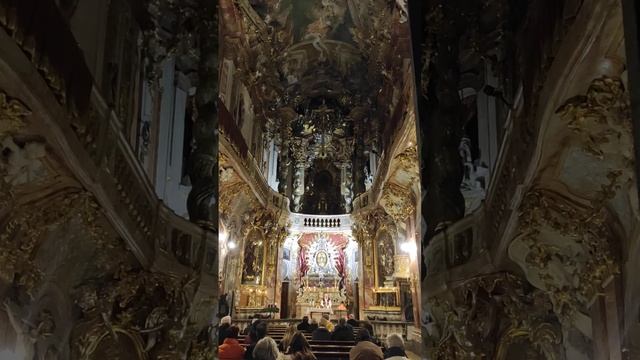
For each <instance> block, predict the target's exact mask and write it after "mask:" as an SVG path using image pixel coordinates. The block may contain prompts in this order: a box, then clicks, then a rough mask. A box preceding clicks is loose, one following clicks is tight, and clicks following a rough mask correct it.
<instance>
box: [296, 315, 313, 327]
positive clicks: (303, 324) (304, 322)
mask: <svg viewBox="0 0 640 360" xmlns="http://www.w3.org/2000/svg"><path fill="white" fill-rule="evenodd" d="M297 328H298V330H300V331H311V330H312V329H311V324H309V317H308V316H303V317H302V322H301V323H300V324H298V327H297Z"/></svg>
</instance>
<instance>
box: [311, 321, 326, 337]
mask: <svg viewBox="0 0 640 360" xmlns="http://www.w3.org/2000/svg"><path fill="white" fill-rule="evenodd" d="M311 339H312V340H331V332H330V331H329V329H327V319H325V318H322V319H320V326H318V328H317V329H315V330H313V333H312V334H311Z"/></svg>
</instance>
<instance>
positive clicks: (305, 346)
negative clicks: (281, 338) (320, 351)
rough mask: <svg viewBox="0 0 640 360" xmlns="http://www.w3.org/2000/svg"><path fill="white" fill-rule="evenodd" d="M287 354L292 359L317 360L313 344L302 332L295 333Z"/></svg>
mask: <svg viewBox="0 0 640 360" xmlns="http://www.w3.org/2000/svg"><path fill="white" fill-rule="evenodd" d="M287 354H288V355H287V357H286V358H287V359H291V360H316V356H315V355H313V352H312V351H311V346H310V345H309V343H308V342H307V339H305V337H304V335H302V333H301V332H297V333H295V334H293V338H291V342H290V344H289V351H288V352H287Z"/></svg>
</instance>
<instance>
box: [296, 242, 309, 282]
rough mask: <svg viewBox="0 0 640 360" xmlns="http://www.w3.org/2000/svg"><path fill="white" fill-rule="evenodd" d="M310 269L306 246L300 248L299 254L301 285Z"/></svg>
mask: <svg viewBox="0 0 640 360" xmlns="http://www.w3.org/2000/svg"><path fill="white" fill-rule="evenodd" d="M307 271H309V264H307V251H306V248H305V247H301V248H300V254H298V280H299V281H300V286H302V278H303V277H304V276H305V275H307Z"/></svg>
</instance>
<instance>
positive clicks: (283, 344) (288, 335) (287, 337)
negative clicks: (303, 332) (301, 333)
mask: <svg viewBox="0 0 640 360" xmlns="http://www.w3.org/2000/svg"><path fill="white" fill-rule="evenodd" d="M297 332H298V331H297V330H296V326H295V325H294V324H291V325H289V326H288V327H287V330H286V331H285V332H284V336H282V340H280V343H279V344H278V350H280V351H281V352H283V353H284V352H286V351H287V349H288V348H289V344H291V339H292V338H293V335H295V334H296V333H297Z"/></svg>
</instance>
